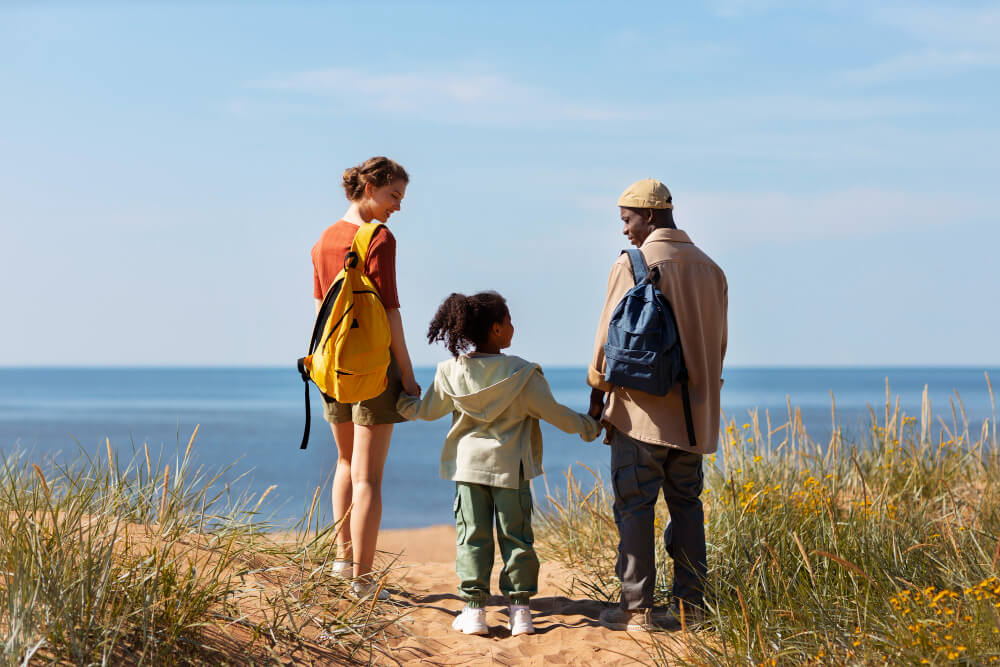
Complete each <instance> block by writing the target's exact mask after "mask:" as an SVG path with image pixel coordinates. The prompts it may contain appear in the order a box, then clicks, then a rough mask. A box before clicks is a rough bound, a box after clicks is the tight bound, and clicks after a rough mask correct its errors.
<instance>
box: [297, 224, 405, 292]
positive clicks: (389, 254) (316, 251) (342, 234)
mask: <svg viewBox="0 0 1000 667" xmlns="http://www.w3.org/2000/svg"><path fill="white" fill-rule="evenodd" d="M357 233H358V226H357V225H355V224H352V223H350V222H347V221H346V220H338V221H337V222H335V223H333V224H332V225H330V226H329V227H327V228H326V230H324V231H323V234H322V235H320V237H319V241H317V242H316V245H314V246H313V249H312V261H313V296H314V297H316V298H317V299H322V298H323V297H324V296H325V295H326V291H327V290H328V289H330V285H331V284H332V283H333V279H334V278H336V277H337V274H338V273H340V270H341V269H342V268H344V255H346V254H347V253H348V251H350V249H351V244H352V243H354V235H355V234H357ZM364 271H365V275H366V276H368V277H369V278H371V279H372V282H373V283H375V287H376V288H377V289H378V294H379V296H380V297H381V298H382V304H383V305H384V306H385V307H386V308H387V309H388V308H399V294H398V293H397V292H396V237H395V236H393V235H392V232H391V231H389V228H388V227H386V226H385V225H383V226H382V228H381V229H379V230H377V231H376V232H375V237H374V238H373V239H372V243H371V245H370V246H369V247H368V256H367V257H366V258H365V268H364Z"/></svg>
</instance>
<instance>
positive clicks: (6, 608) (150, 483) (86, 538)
mask: <svg viewBox="0 0 1000 667" xmlns="http://www.w3.org/2000/svg"><path fill="white" fill-rule="evenodd" d="M196 433H197V429H196V430H195V434H192V436H191V441H190V442H189V443H188V446H187V448H186V449H185V450H184V451H183V453H181V452H180V448H178V454H177V456H176V457H175V458H174V459H173V460H172V461H170V462H169V463H165V462H164V461H163V460H160V459H159V458H158V457H157V460H155V461H154V460H151V458H150V454H149V450H148V448H146V447H145V446H144V447H143V448H142V449H141V450H138V451H136V452H134V454H135V455H134V456H133V457H132V458H131V460H129V461H128V462H126V463H124V464H123V463H122V462H121V461H119V459H118V457H117V456H115V454H114V453H113V452H112V448H111V445H110V443H107V451H106V452H102V453H101V454H102V455H101V456H98V457H94V458H92V457H90V456H88V455H87V453H86V452H84V451H83V450H81V452H80V456H79V457H78V459H77V460H76V461H75V462H73V463H72V464H69V465H60V464H57V463H54V462H52V461H49V462H47V463H42V464H39V463H33V462H30V461H28V460H26V458H25V457H24V455H23V454H13V455H10V456H8V457H7V458H6V460H4V461H2V462H0V506H2V507H3V508H4V511H3V512H0V642H2V643H0V655H2V658H3V664H7V665H22V664H28V663H29V662H30V663H31V664H46V663H58V664H76V665H108V664H114V665H119V664H148V665H162V664H223V663H226V664H270V663H273V662H276V661H280V662H282V663H283V664H284V663H285V662H286V661H287V660H289V659H294V660H301V661H303V662H318V663H323V662H332V661H336V662H338V663H343V662H370V661H371V659H372V658H373V656H375V655H377V653H378V651H379V650H380V647H381V646H382V645H383V644H384V642H383V641H382V640H383V638H384V636H385V633H386V632H388V631H390V630H392V629H393V628H394V626H395V625H396V620H397V619H398V617H399V614H398V613H397V612H398V610H397V609H395V608H394V607H393V606H392V605H391V604H385V603H378V604H376V603H375V602H374V601H373V600H370V599H368V600H362V601H358V600H356V599H353V598H352V597H350V596H349V595H348V594H347V585H346V582H345V581H344V580H342V579H339V578H336V577H332V576H330V575H329V571H330V568H329V565H330V563H332V561H333V559H334V556H335V536H336V526H330V525H326V526H321V525H319V520H318V518H314V516H315V517H318V513H316V512H315V508H316V504H317V499H318V493H317V495H316V496H314V501H313V505H312V507H311V508H310V510H309V512H308V515H307V516H306V517H305V518H303V519H302V520H301V521H300V523H299V525H298V526H297V527H296V529H295V530H294V531H291V532H290V533H285V534H281V535H280V536H275V535H273V534H271V533H269V532H268V531H269V530H270V529H271V528H272V526H270V525H269V524H268V523H267V522H266V521H265V520H263V519H262V517H261V515H260V513H259V510H260V507H261V504H262V502H263V500H264V496H266V495H267V492H265V493H264V494H262V495H261V496H260V497H251V496H239V497H232V496H231V495H230V492H229V488H230V487H229V485H225V484H221V483H220V479H221V477H222V475H223V474H224V473H225V472H227V471H219V472H217V473H215V474H208V473H206V472H205V471H204V470H203V469H201V468H195V467H194V462H193V460H194V459H193V456H192V446H193V443H194V440H195V435H196ZM104 454H106V456H104ZM269 491H270V489H269V490H268V492H269Z"/></svg>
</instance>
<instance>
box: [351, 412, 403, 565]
mask: <svg viewBox="0 0 1000 667" xmlns="http://www.w3.org/2000/svg"><path fill="white" fill-rule="evenodd" d="M392 427H393V425H392V424H377V425H375V426H360V425H356V426H355V427H354V457H353V458H352V459H351V482H352V484H353V487H354V510H353V511H352V512H351V536H352V537H353V545H354V576H355V577H360V576H362V575H365V574H368V573H369V572H371V571H372V562H373V561H374V560H375V545H376V543H377V541H378V527H379V524H380V523H381V522H382V468H383V467H384V466H385V457H386V456H387V455H388V453H389V439H390V438H392Z"/></svg>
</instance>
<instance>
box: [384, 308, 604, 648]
mask: <svg viewBox="0 0 1000 667" xmlns="http://www.w3.org/2000/svg"><path fill="white" fill-rule="evenodd" d="M513 335H514V325H513V324H511V321H510V311H508V310H507V302H506V301H505V300H504V298H503V297H502V296H500V295H499V294H497V293H496V292H481V293H479V294H474V295H472V296H465V295H462V294H452V295H451V296H449V297H448V298H447V299H445V301H444V303H442V304H441V307H440V308H438V311H437V313H436V314H435V315H434V319H433V320H431V325H430V329H429V330H428V332H427V340H428V341H429V342H431V343H433V342H435V341H441V342H443V343H444V345H445V347H446V348H448V351H449V352H451V353H452V355H453V356H454V358H453V359H449V360H448V361H443V362H441V363H440V364H438V367H437V373H436V374H435V376H434V384H433V385H432V386H431V387H430V388H429V389H428V390H427V393H426V394H424V397H423V399H420V398H418V397H416V396H408V395H406V394H401V395H400V397H399V401H398V403H397V409H398V411H399V413H400V414H401V415H403V416H404V417H406V418H407V419H425V420H428V421H429V420H432V419H439V418H441V417H444V416H445V415H447V414H451V415H452V426H451V430H449V431H448V436H447V437H446V438H445V442H444V448H443V449H442V451H441V477H443V478H444V479H451V480H454V481H455V505H454V511H455V528H456V530H457V533H458V535H457V538H458V540H457V542H458V544H457V556H456V562H455V570H456V571H457V573H458V577H459V579H460V580H461V584H460V586H459V592H460V593H461V595H462V598H463V599H464V600H465V609H463V610H462V613H461V614H459V616H458V617H457V618H456V619H455V622H454V623H453V624H452V627H453V628H454V629H456V630H460V631H462V632H464V633H465V634H470V635H472V634H474V635H485V634H489V628H488V627H487V625H486V610H485V606H486V602H487V600H488V599H489V597H490V571H491V570H492V569H493V524H494V522H495V523H496V528H497V540H498V541H499V543H500V553H501V555H502V556H503V561H504V568H503V570H502V571H501V573H500V590H501V591H502V592H503V593H504V595H506V596H507V598H508V599H509V600H510V610H509V611H510V616H509V619H510V620H509V622H508V628H510V631H511V635H514V636H516V635H521V634H531V633H533V632H534V631H535V628H534V625H533V624H532V622H531V612H530V611H529V609H528V599H529V598H530V597H531V596H532V595H534V594H535V593H537V592H538V556H536V555H535V550H534V547H533V546H532V545H533V543H534V535H533V534H532V531H531V512H532V502H531V487H530V486H529V484H528V480H530V479H531V478H532V477H536V476H537V475H539V474H540V473H541V472H542V468H541V463H542V432H541V429H540V428H539V426H538V420H539V419H544V420H545V421H547V422H549V423H550V424H552V425H554V426H556V427H558V428H559V429H561V430H563V431H565V432H567V433H579V434H580V437H582V438H583V439H584V440H586V441H588V442H590V441H592V440H595V439H596V438H597V436H598V435H599V434H600V431H601V426H600V424H599V423H598V422H597V421H595V420H594V419H593V418H591V417H589V416H587V415H585V414H580V413H578V412H574V411H573V410H570V409H569V408H567V407H565V406H563V405H561V404H559V403H557V402H556V400H555V399H554V398H553V397H552V392H551V390H550V389H549V385H548V383H547V382H546V381H545V378H544V377H543V376H542V369H541V368H540V367H539V366H538V364H533V363H530V362H528V361H525V360H524V359H521V358H519V357H514V356H508V355H505V354H501V352H500V350H502V349H505V348H508V347H510V340H511V338H512V337H513ZM469 348H473V351H472V352H467V353H464V354H463V352H465V351H466V350H468V349H469Z"/></svg>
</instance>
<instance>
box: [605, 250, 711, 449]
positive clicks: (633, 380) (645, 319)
mask: <svg viewBox="0 0 1000 667" xmlns="http://www.w3.org/2000/svg"><path fill="white" fill-rule="evenodd" d="M622 252H623V253H628V257H629V260H630V261H631V263H632V276H633V278H634V279H635V287H633V288H632V289H630V290H629V291H628V292H626V293H625V296H623V297H622V300H621V301H619V302H618V305H617V306H615V310H614V312H613V313H612V314H611V322H610V323H609V324H608V342H607V343H606V344H605V345H604V357H605V363H606V368H605V371H604V379H605V380H606V381H607V382H608V383H610V384H613V385H617V386H619V387H625V388H628V389H638V390H640V391H644V392H646V393H647V394H653V395H654V396H666V395H667V394H668V393H669V392H670V388H671V387H673V386H674V384H675V383H680V385H681V396H682V398H683V400H684V421H685V423H686V426H687V434H688V441H689V444H690V446H691V447H697V444H696V442H695V437H694V420H693V419H692V418H691V397H690V395H689V394H688V372H687V366H685V364H684V351H683V350H682V349H681V337H680V332H679V331H678V330H677V320H676V319H675V318H674V310H673V308H671V307H670V302H669V301H667V297H665V296H663V293H662V292H660V290H658V289H656V283H657V281H658V280H659V277H660V272H659V269H657V268H654V269H653V271H652V272H650V271H648V270H647V268H646V261H645V260H644V259H643V257H642V253H641V252H639V251H638V250H636V249H634V248H633V249H629V250H623V251H622Z"/></svg>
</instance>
